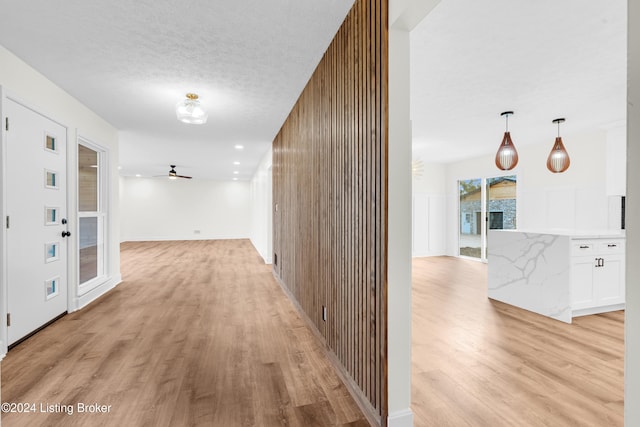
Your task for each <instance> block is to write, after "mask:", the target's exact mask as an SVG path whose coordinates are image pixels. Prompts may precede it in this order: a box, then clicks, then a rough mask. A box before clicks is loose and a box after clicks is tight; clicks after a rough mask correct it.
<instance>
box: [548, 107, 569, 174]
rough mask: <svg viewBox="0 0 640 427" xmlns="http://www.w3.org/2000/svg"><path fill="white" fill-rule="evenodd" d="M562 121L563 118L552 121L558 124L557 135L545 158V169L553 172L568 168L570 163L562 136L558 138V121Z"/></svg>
mask: <svg viewBox="0 0 640 427" xmlns="http://www.w3.org/2000/svg"><path fill="white" fill-rule="evenodd" d="M562 122H564V119H555V120H554V121H553V123H557V124H558V136H557V137H556V140H555V142H554V143H553V148H552V149H551V152H550V153H549V157H548V158H547V169H549V170H550V171H551V172H553V173H562V172H564V171H566V170H567V169H569V165H570V164H571V159H570V158H569V153H567V149H566V148H564V144H563V143H562V138H560V123H562Z"/></svg>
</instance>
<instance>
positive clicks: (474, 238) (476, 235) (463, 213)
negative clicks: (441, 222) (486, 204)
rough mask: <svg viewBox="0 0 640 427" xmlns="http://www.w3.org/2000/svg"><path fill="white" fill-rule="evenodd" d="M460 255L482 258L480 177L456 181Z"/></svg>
mask: <svg viewBox="0 0 640 427" xmlns="http://www.w3.org/2000/svg"><path fill="white" fill-rule="evenodd" d="M458 194H459V201H460V205H459V206H460V209H459V212H460V215H459V220H460V228H459V234H458V248H459V255H460V256H467V257H472V258H478V259H480V258H482V217H483V215H482V179H480V178H477V179H467V180H461V181H458Z"/></svg>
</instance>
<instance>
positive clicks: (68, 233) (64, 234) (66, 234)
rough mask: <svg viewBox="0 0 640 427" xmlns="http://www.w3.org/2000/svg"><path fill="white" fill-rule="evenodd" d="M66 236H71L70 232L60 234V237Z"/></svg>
mask: <svg viewBox="0 0 640 427" xmlns="http://www.w3.org/2000/svg"><path fill="white" fill-rule="evenodd" d="M67 236H71V232H70V231H63V232H62V237H63V238H64V237H67Z"/></svg>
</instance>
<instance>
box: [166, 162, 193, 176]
mask: <svg viewBox="0 0 640 427" xmlns="http://www.w3.org/2000/svg"><path fill="white" fill-rule="evenodd" d="M169 166H171V169H170V170H169V179H178V178H183V179H191V177H190V176H185V175H178V172H176V165H169Z"/></svg>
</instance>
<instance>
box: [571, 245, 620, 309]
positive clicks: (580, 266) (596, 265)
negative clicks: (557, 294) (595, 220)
mask: <svg viewBox="0 0 640 427" xmlns="http://www.w3.org/2000/svg"><path fill="white" fill-rule="evenodd" d="M571 249H572V250H571V255H572V256H571V309H572V312H573V316H574V317H575V316H583V315H587V314H595V313H602V312H606V311H612V310H619V309H623V308H624V302H625V294H624V286H625V280H624V274H625V271H624V262H625V261H624V241H623V240H590V241H582V240H573V241H572V248H571Z"/></svg>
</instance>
